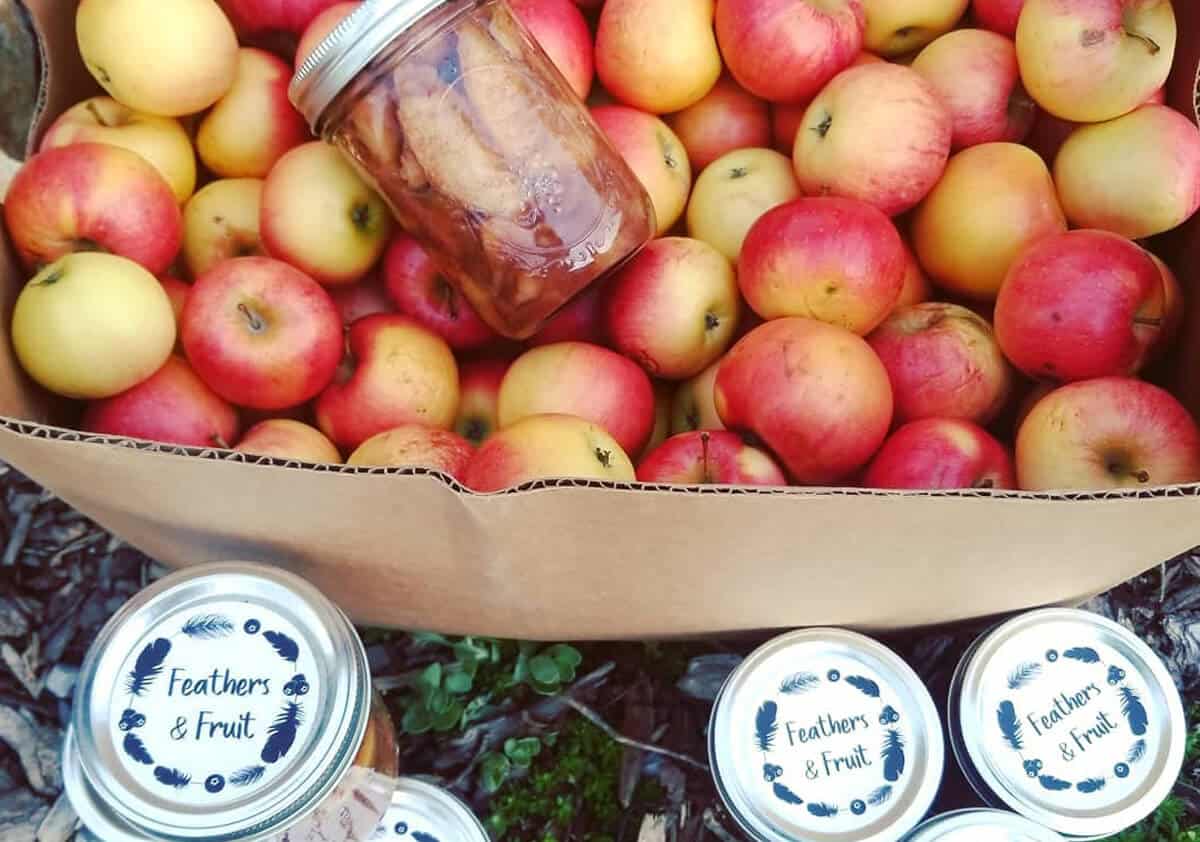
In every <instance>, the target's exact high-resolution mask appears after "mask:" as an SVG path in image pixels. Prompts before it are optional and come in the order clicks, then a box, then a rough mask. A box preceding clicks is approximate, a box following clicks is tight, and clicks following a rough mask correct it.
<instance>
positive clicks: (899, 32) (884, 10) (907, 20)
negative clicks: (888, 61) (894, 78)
mask: <svg viewBox="0 0 1200 842" xmlns="http://www.w3.org/2000/svg"><path fill="white" fill-rule="evenodd" d="M969 2H970V0H863V9H864V11H866V13H867V30H866V34H865V36H864V38H863V40H864V46H865V47H866V49H868V50H870V51H871V52H873V53H878V54H879V55H881V56H888V57H894V56H900V55H904V54H905V53H910V52H912V51H913V50H919V49H921V47H924V46H925V45H926V44H928V43H929V42H930V41H932V40H933V39H934V38H937V37H938V36H939V35H943V34H945V33H947V32H949V31H950V30H951V29H953V28H954V27H955V25H956V24H957V23H958V22H959V21H960V20H961V19H962V16H963V15H964V14H965V13H966V11H967V5H968V4H969Z"/></svg>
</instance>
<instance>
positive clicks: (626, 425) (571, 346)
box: [497, 342, 654, 454]
mask: <svg viewBox="0 0 1200 842" xmlns="http://www.w3.org/2000/svg"><path fill="white" fill-rule="evenodd" d="M543 414H565V415H575V416H577V417H579V418H583V419H585V420H587V421H591V422H592V423H594V424H598V425H599V426H600V427H602V428H603V429H605V430H607V431H608V433H609V435H611V436H612V437H613V438H614V439H616V440H617V443H618V444H619V445H621V449H622V450H623V451H625V453H635V454H636V453H640V452H641V450H642V447H644V446H645V444H646V441H647V440H648V439H649V438H650V432H651V431H652V430H653V428H654V389H653V387H652V386H651V384H650V378H649V377H647V376H646V372H644V371H643V370H642V369H641V368H640V367H639V366H638V365H637V364H636V363H634V362H633V361H632V360H629V359H627V358H626V357H623V356H621V355H620V354H618V353H616V352H614V351H610V350H608V349H607V348H602V347H600V346H599V345H589V344H586V343H584V342H560V343H558V344H557V345H543V346H541V347H539V348H534V349H533V350H530V351H526V352H525V353H524V354H522V355H521V356H519V357H517V359H516V360H515V361H514V362H513V364H512V367H511V368H509V370H508V373H507V374H505V375H504V382H503V383H502V384H501V386H500V401H499V405H498V410H497V416H498V418H499V420H500V427H501V428H504V427H508V426H510V425H512V424H514V423H516V422H517V421H519V420H521V419H522V418H525V417H527V416H530V415H543Z"/></svg>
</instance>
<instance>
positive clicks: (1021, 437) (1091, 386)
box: [1017, 377, 1200, 491]
mask: <svg viewBox="0 0 1200 842" xmlns="http://www.w3.org/2000/svg"><path fill="white" fill-rule="evenodd" d="M1017 481H1018V482H1019V483H1020V486H1021V488H1023V489H1026V490H1029V491H1049V490H1085V491H1092V490H1096V491H1098V490H1103V489H1108V488H1149V487H1151V486H1161V485H1174V484H1176V483H1191V482H1197V481H1200V430H1197V429H1196V422H1195V421H1194V420H1193V419H1192V416H1191V415H1190V414H1189V413H1188V411H1187V410H1186V409H1184V407H1183V405H1182V404H1180V403H1179V401H1177V400H1176V399H1175V398H1174V397H1172V396H1171V394H1170V393H1169V392H1167V391H1165V390H1163V389H1160V388H1159V387H1158V386H1154V385H1152V384H1150V383H1146V382H1144V381H1142V380H1136V379H1133V378H1129V377H1101V378H1098V379H1095V380H1085V381H1083V382H1080V383H1071V384H1069V385H1066V386H1063V387H1061V388H1059V389H1056V390H1054V391H1053V392H1051V393H1050V394H1049V395H1047V396H1046V397H1044V398H1042V399H1041V400H1040V401H1038V403H1037V405H1036V406H1034V408H1033V409H1032V410H1031V411H1030V412H1029V415H1028V416H1026V418H1025V421H1024V423H1023V424H1021V429H1020V431H1019V432H1018V433H1017Z"/></svg>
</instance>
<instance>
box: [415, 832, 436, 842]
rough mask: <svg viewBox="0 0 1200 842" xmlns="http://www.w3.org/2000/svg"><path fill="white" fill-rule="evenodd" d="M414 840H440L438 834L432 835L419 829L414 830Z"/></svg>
mask: <svg viewBox="0 0 1200 842" xmlns="http://www.w3.org/2000/svg"><path fill="white" fill-rule="evenodd" d="M412 838H413V842H438V839H437V837H436V836H430V835H429V834H428V833H422V832H421V831H419V830H414V831H413V832H412Z"/></svg>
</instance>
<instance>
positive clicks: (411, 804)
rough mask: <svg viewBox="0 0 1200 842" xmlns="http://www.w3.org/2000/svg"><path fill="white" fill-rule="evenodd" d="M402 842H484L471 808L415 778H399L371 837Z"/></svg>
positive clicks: (373, 839)
mask: <svg viewBox="0 0 1200 842" xmlns="http://www.w3.org/2000/svg"><path fill="white" fill-rule="evenodd" d="M393 839H394V840H403V842H488V834H487V831H486V830H484V828H483V825H482V824H480V823H479V819H478V818H476V816H475V814H474V813H473V812H471V808H470V807H468V806H467V805H466V804H464V803H463V802H462V801H460V800H459V799H458V798H456V797H455V796H454V795H453V794H452V793H450V792H447V791H446V790H444V789H441V788H440V787H436V786H433V785H432V784H428V783H425V782H424V781H421V780H418V779H416V778H400V779H398V780H397V782H396V793H395V794H394V795H393V796H392V806H391V807H390V808H389V809H388V811H387V813H386V814H385V815H384V817H383V820H382V821H381V822H380V823H379V827H378V828H377V829H376V830H375V833H374V835H372V836H371V840H372V842H377V840H393Z"/></svg>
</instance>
